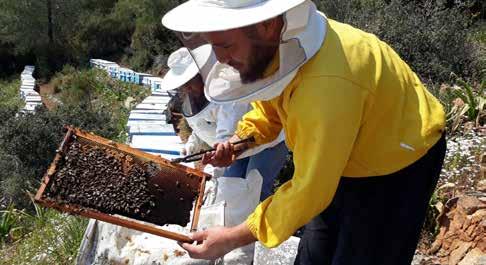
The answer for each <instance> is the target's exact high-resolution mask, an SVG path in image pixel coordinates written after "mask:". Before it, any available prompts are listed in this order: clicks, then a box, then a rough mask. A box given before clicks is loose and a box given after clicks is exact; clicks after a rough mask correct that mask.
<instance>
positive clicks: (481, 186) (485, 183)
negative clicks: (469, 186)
mask: <svg viewBox="0 0 486 265" xmlns="http://www.w3.org/2000/svg"><path fill="white" fill-rule="evenodd" d="M485 157H486V156H485ZM481 172H482V174H483V178H484V177H486V176H485V175H484V173H485V172H486V165H484V166H481ZM476 188H477V190H478V191H481V192H486V179H483V180H480V181H479V182H478V184H477V185H476Z"/></svg>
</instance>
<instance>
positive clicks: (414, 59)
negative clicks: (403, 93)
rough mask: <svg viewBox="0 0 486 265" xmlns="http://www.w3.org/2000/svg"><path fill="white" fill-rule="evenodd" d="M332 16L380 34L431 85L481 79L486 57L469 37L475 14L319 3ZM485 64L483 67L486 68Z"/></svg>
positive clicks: (375, 2) (376, 1)
mask: <svg viewBox="0 0 486 265" xmlns="http://www.w3.org/2000/svg"><path fill="white" fill-rule="evenodd" d="M317 3H318V5H319V7H320V9H321V10H323V12H324V13H326V14H327V15H328V16H329V17H331V18H334V19H336V20H338V21H342V22H345V23H349V24H351V25H354V26H356V27H358V28H360V29H363V30H365V31H368V32H371V33H374V34H376V35H377V36H378V37H380V38H381V39H382V40H383V41H385V42H387V43H388V44H390V46H392V47H393V48H394V49H395V50H396V51H397V52H398V54H400V56H401V57H402V58H403V59H404V60H405V61H406V62H407V63H409V64H410V66H411V67H412V69H414V70H415V71H416V72H417V73H418V74H419V75H420V76H421V78H423V79H424V80H426V81H432V82H434V83H440V82H444V81H449V78H450V74H451V73H456V74H457V75H459V76H462V77H464V78H474V77H475V78H478V76H479V75H480V69H481V65H480V62H481V61H482V60H483V59H484V58H485V54H484V53H480V52H479V47H478V45H477V44H476V42H475V41H473V40H472V39H471V38H469V35H468V34H469V29H470V28H471V26H472V18H471V15H470V14H469V13H467V12H464V11H463V10H462V9H461V8H460V7H451V8H445V2H444V1H440V0H439V1H433V0H424V1H400V0H391V1H382V0H343V1H333V0H320V1H317ZM482 58H483V59H482ZM483 66H484V65H483Z"/></svg>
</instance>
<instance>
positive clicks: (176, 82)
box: [162, 44, 216, 117]
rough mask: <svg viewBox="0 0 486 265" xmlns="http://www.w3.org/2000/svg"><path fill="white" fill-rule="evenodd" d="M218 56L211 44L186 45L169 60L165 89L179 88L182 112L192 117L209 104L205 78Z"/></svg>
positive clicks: (164, 81)
mask: <svg viewBox="0 0 486 265" xmlns="http://www.w3.org/2000/svg"><path fill="white" fill-rule="evenodd" d="M215 62H216V58H215V57H214V53H213V51H212V48H211V45H209V44H205V45H201V46H199V47H195V48H193V49H191V50H189V49H188V48H186V47H183V48H180V49H178V50H177V51H175V52H173V53H172V54H171V55H170V56H169V59H168V61H167V66H168V67H169V71H168V72H167V73H166V75H165V76H164V79H163V81H162V88H163V89H164V90H174V89H178V91H177V93H178V95H179V96H180V97H181V98H182V112H183V114H184V116H186V117H191V116H194V115H196V114H198V113H200V112H201V111H202V110H203V109H204V108H206V106H207V105H208V104H209V102H208V101H207V99H206V97H205V96H204V82H203V81H202V80H204V79H205V78H206V77H207V75H208V73H209V71H210V70H211V69H212V67H213V65H214V63H215Z"/></svg>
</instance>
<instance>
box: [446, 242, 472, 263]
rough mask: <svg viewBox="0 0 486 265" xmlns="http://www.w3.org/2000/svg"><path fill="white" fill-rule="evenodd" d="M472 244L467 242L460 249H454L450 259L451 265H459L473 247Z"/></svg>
mask: <svg viewBox="0 0 486 265" xmlns="http://www.w3.org/2000/svg"><path fill="white" fill-rule="evenodd" d="M456 242H457V241H456ZM471 245H472V243H471V242H465V243H462V244H460V245H459V247H458V248H456V249H454V250H453V251H452V252H451V255H450V257H449V265H457V264H459V262H460V261H461V260H462V258H463V257H464V256H465V255H466V253H467V251H468V250H469V248H470V247H471Z"/></svg>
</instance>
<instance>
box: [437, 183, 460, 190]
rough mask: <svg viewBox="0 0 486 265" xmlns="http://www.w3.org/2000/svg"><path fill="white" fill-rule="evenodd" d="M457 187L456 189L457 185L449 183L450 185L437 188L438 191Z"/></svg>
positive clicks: (446, 184)
mask: <svg viewBox="0 0 486 265" xmlns="http://www.w3.org/2000/svg"><path fill="white" fill-rule="evenodd" d="M455 187H456V184H454V183H450V182H448V183H445V184H443V185H441V186H440V187H439V188H437V190H445V189H453V188H455Z"/></svg>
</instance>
